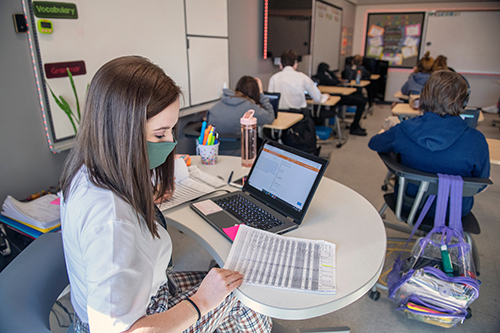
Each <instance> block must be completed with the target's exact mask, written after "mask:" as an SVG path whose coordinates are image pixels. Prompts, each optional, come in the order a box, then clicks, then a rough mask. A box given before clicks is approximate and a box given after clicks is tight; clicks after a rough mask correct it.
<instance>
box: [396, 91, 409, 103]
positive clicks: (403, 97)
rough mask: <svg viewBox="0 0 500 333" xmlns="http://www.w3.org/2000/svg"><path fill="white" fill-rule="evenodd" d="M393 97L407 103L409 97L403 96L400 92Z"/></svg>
mask: <svg viewBox="0 0 500 333" xmlns="http://www.w3.org/2000/svg"><path fill="white" fill-rule="evenodd" d="M394 97H396V98H399V99H401V100H403V101H409V100H410V97H409V96H408V95H403V93H402V92H401V91H398V92H397V93H395V94H394Z"/></svg>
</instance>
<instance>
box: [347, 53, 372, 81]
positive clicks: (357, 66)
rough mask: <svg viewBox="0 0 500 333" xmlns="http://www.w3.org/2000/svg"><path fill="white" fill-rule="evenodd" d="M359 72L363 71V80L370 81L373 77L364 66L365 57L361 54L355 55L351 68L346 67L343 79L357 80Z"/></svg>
mask: <svg viewBox="0 0 500 333" xmlns="http://www.w3.org/2000/svg"><path fill="white" fill-rule="evenodd" d="M358 71H361V79H362V80H369V79H370V76H371V75H372V74H371V73H370V72H369V71H368V70H367V69H366V68H365V66H363V57H362V56H361V55H359V54H357V55H355V56H354V58H352V60H351V66H346V68H345V69H344V73H343V74H344V75H343V77H344V78H345V79H346V80H356V75H357V74H358Z"/></svg>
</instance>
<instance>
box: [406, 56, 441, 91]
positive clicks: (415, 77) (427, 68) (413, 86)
mask: <svg viewBox="0 0 500 333" xmlns="http://www.w3.org/2000/svg"><path fill="white" fill-rule="evenodd" d="M433 64H434V59H433V58H431V57H430V52H429V51H427V52H426V53H425V56H424V57H423V58H422V59H420V61H419V62H418V64H417V67H416V68H415V69H414V73H412V74H410V77H409V78H408V81H406V83H405V84H404V85H403V87H401V92H402V93H403V95H410V94H414V95H419V94H420V93H421V92H422V89H423V88H424V85H425V83H426V82H427V80H428V79H429V77H430V76H431V73H432V65H433Z"/></svg>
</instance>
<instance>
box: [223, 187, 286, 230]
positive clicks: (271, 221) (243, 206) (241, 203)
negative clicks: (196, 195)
mask: <svg viewBox="0 0 500 333" xmlns="http://www.w3.org/2000/svg"><path fill="white" fill-rule="evenodd" d="M214 202H215V203H216V204H217V205H219V206H220V207H221V208H222V209H224V210H226V211H227V212H229V213H231V214H232V215H234V216H235V217H236V218H237V219H239V220H240V221H241V222H243V223H244V224H246V225H248V226H249V227H254V228H258V229H262V230H269V229H271V228H274V227H277V226H280V225H282V224H283V222H282V221H280V220H278V219H277V218H276V217H274V216H273V215H271V214H269V213H268V212H266V211H265V210H263V209H262V208H260V207H259V206H257V205H256V204H254V203H253V202H251V201H250V200H248V199H246V198H244V197H242V196H241V195H239V194H237V195H234V196H229V197H225V198H221V199H217V200H214Z"/></svg>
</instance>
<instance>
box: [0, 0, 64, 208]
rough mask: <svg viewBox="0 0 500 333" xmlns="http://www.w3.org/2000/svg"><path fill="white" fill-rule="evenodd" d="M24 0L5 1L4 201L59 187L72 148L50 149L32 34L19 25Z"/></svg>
mask: <svg viewBox="0 0 500 333" xmlns="http://www.w3.org/2000/svg"><path fill="white" fill-rule="evenodd" d="M22 12H23V9H22V3H21V1H19V0H2V1H0V45H1V47H0V59H1V60H2V61H0V109H1V112H0V203H3V201H4V199H5V198H6V196H7V195H12V196H14V197H15V198H17V199H24V198H26V197H27V196H28V195H30V194H33V193H35V192H38V191H42V190H46V189H48V188H49V186H56V185H57V183H58V180H59V176H60V174H61V170H62V166H63V162H64V159H65V158H66V156H67V153H68V152H63V153H60V154H54V153H52V152H51V151H50V150H49V147H48V145H47V140H46V138H45V133H44V129H43V126H42V124H43V121H42V114H41V111H40V106H39V104H38V100H37V90H36V86H35V80H34V74H33V68H32V66H31V59H30V53H29V46H28V40H27V38H28V37H27V34H17V33H16V32H15V30H14V24H13V19H12V14H15V13H22Z"/></svg>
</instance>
